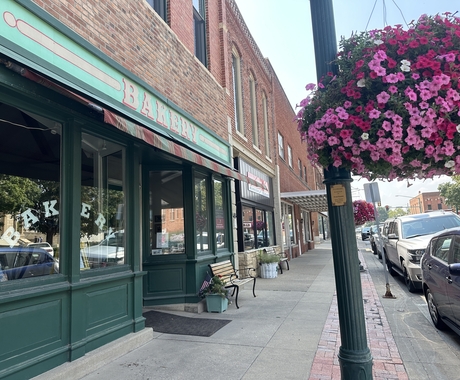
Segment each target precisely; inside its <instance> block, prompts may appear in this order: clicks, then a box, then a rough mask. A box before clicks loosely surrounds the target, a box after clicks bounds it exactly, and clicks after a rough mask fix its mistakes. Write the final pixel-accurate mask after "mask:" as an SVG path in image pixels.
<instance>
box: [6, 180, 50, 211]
mask: <svg viewBox="0 0 460 380" xmlns="http://www.w3.org/2000/svg"><path fill="white" fill-rule="evenodd" d="M40 193H41V189H40V186H39V185H38V184H37V183H36V182H34V181H32V180H30V179H28V178H22V177H16V176H12V175H6V174H0V214H3V215H4V214H12V215H15V214H17V213H19V212H21V211H24V210H25V209H27V208H29V207H32V208H33V207H35V205H36V202H37V201H38V200H39V198H40Z"/></svg>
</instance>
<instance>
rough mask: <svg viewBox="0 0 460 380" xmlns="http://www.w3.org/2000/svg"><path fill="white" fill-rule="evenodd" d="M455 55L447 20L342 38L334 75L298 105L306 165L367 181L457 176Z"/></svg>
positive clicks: (454, 33)
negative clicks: (343, 171) (361, 177)
mask: <svg viewBox="0 0 460 380" xmlns="http://www.w3.org/2000/svg"><path fill="white" fill-rule="evenodd" d="M459 51H460V18H458V17H455V16H454V15H452V14H449V13H444V14H443V15H442V16H441V15H436V16H427V15H423V16H422V17H420V19H419V20H418V21H417V22H413V23H411V25H410V27H409V28H408V29H407V30H404V29H403V28H402V26H401V25H396V26H394V27H391V26H387V27H385V28H384V29H382V30H372V31H366V32H362V33H360V34H354V35H352V36H351V37H350V38H348V39H345V38H343V39H342V40H341V42H340V51H339V53H338V54H337V58H336V60H335V61H334V63H335V65H336V67H337V72H336V73H328V75H326V76H325V77H324V78H323V79H322V80H321V81H320V83H319V84H318V85H317V86H316V85H315V84H309V85H307V87H306V89H307V91H312V93H311V94H310V95H309V96H307V97H306V98H305V99H304V100H302V101H301V103H300V104H299V107H301V110H300V111H299V112H298V130H299V131H300V133H301V137H302V139H303V140H304V141H306V143H307V151H308V157H309V159H310V161H311V162H312V163H313V164H318V165H320V166H322V167H324V168H343V169H346V170H349V171H350V172H352V173H353V174H355V175H361V176H363V177H365V178H367V179H369V180H373V179H383V180H392V179H398V180H406V179H416V178H421V179H422V178H423V179H425V178H432V177H433V176H437V175H442V174H445V175H452V174H455V173H459V172H460V149H459V148H458V147H459V146H460V91H459V78H460V64H459V56H458V54H459V53H458V52H459Z"/></svg>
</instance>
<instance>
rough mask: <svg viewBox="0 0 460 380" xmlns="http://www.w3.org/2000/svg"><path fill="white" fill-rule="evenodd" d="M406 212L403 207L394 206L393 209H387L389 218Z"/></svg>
mask: <svg viewBox="0 0 460 380" xmlns="http://www.w3.org/2000/svg"><path fill="white" fill-rule="evenodd" d="M407 214H408V212H407V211H406V210H404V209H403V208H401V207H398V208H395V209H393V210H389V211H388V217H389V218H396V217H397V216H403V215H407Z"/></svg>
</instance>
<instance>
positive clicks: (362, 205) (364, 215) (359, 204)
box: [353, 200, 375, 226]
mask: <svg viewBox="0 0 460 380" xmlns="http://www.w3.org/2000/svg"><path fill="white" fill-rule="evenodd" d="M353 215H354V218H355V225H357V226H360V225H362V224H364V223H366V222H370V221H371V220H375V215H374V205H373V204H372V203H369V202H366V201H363V200H357V201H354V202H353Z"/></svg>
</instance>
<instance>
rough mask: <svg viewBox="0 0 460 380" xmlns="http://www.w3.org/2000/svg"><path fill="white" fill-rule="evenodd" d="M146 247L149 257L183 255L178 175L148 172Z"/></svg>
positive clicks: (180, 174)
mask: <svg viewBox="0 0 460 380" xmlns="http://www.w3.org/2000/svg"><path fill="white" fill-rule="evenodd" d="M149 180H150V247H151V254H152V255H165V254H178V253H184V252H185V234H184V195H183V184H182V172H181V171H178V170H162V171H152V172H150V178H149Z"/></svg>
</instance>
